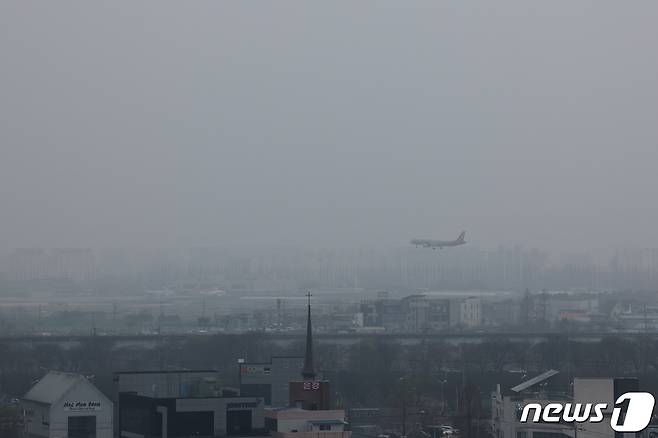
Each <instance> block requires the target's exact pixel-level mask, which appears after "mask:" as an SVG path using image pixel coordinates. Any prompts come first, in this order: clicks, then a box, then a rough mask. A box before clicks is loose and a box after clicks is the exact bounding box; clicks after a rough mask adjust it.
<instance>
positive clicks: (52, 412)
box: [21, 371, 113, 438]
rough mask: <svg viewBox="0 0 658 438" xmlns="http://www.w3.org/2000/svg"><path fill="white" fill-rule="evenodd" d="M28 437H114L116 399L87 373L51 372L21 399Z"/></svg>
mask: <svg viewBox="0 0 658 438" xmlns="http://www.w3.org/2000/svg"><path fill="white" fill-rule="evenodd" d="M21 407H22V409H23V412H24V416H25V418H24V424H25V432H26V437H27V438H40V437H44V438H112V437H113V425H112V415H113V407H112V402H111V401H110V400H109V399H108V398H107V397H106V396H105V395H103V393H102V392H101V391H99V390H98V389H97V388H96V387H95V386H94V385H92V384H91V382H89V380H87V379H86V378H85V377H84V376H82V375H79V374H71V373H60V372H55V371H51V372H49V373H48V374H46V375H45V376H44V377H43V378H42V379H41V380H39V382H37V383H36V384H35V385H34V386H33V387H32V388H31V389H30V390H29V391H28V392H27V394H25V395H24V396H23V398H22V399H21Z"/></svg>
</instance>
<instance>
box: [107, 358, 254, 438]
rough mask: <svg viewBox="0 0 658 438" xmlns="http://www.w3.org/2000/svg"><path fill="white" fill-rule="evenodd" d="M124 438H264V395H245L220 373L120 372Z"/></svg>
mask: <svg viewBox="0 0 658 438" xmlns="http://www.w3.org/2000/svg"><path fill="white" fill-rule="evenodd" d="M114 384H115V397H116V401H117V403H116V406H117V413H116V418H117V422H116V424H117V425H116V430H117V431H119V433H118V436H119V437H120V438H137V437H139V438H156V437H157V438H176V437H189V436H201V437H228V436H253V435H263V434H264V432H265V423H264V412H263V409H264V399H263V397H251V396H245V397H241V396H240V395H239V391H238V390H237V389H233V388H227V387H224V386H222V384H221V379H220V378H219V374H218V372H217V371H215V370H202V371H142V372H120V373H116V374H115V377H114Z"/></svg>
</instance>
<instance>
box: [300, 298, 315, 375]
mask: <svg viewBox="0 0 658 438" xmlns="http://www.w3.org/2000/svg"><path fill="white" fill-rule="evenodd" d="M306 297H307V298H308V317H307V321H306V354H305V355H304V369H303V370H302V377H304V379H314V378H315V370H314V369H313V329H312V327H311V292H310V291H309V292H307V293H306Z"/></svg>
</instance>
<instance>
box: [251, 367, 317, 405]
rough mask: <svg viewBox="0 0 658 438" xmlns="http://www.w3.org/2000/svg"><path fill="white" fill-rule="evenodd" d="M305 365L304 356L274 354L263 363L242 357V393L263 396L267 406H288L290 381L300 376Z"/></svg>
mask: <svg viewBox="0 0 658 438" xmlns="http://www.w3.org/2000/svg"><path fill="white" fill-rule="evenodd" d="M303 367H304V357H303V356H273V357H272V358H271V359H270V361H269V362H263V363H253V362H248V363H247V362H245V361H243V360H242V359H240V360H238V368H239V372H240V377H239V378H240V394H241V395H243V396H248V397H263V399H264V400H265V406H272V407H283V406H288V402H289V400H288V393H289V389H288V386H289V382H290V381H291V380H293V379H296V378H297V377H298V376H299V373H300V372H301V371H302V368H303Z"/></svg>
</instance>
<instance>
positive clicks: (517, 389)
mask: <svg viewBox="0 0 658 438" xmlns="http://www.w3.org/2000/svg"><path fill="white" fill-rule="evenodd" d="M557 373H559V371H557V370H548V371H546V372H545V373H541V374H540V375H538V376H535V377H533V378H532V379H530V380H526V381H525V382H523V383H521V384H519V385H516V386H515V387H513V388H512V391H514V392H521V391H525V390H526V389H528V388H530V387H531V386H534V385H536V384H537V383H540V382H543V381H544V380H546V379H548V378H549V377H553V376H554V375H556V374H557Z"/></svg>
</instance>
